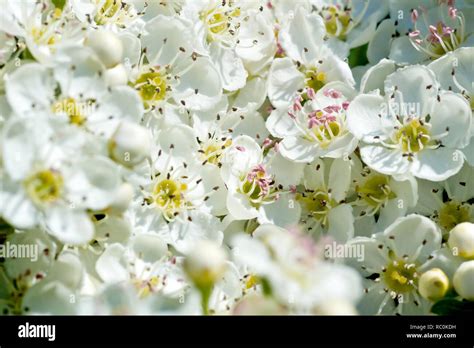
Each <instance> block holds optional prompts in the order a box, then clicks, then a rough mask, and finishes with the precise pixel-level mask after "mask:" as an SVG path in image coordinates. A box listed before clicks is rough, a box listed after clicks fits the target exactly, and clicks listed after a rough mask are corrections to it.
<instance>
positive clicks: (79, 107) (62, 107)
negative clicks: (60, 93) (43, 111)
mask: <svg viewBox="0 0 474 348" xmlns="http://www.w3.org/2000/svg"><path fill="white" fill-rule="evenodd" d="M52 111H53V113H55V114H66V115H67V116H68V117H69V122H70V123H71V124H74V125H76V126H82V125H83V124H84V123H85V122H86V119H87V117H86V116H84V112H83V111H84V110H83V104H82V103H77V102H76V100H75V99H74V98H65V99H63V100H61V101H58V102H56V103H54V104H53V106H52Z"/></svg>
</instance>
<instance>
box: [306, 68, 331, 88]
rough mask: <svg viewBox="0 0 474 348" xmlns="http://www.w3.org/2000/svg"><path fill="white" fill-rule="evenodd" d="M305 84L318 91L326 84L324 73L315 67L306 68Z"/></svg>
mask: <svg viewBox="0 0 474 348" xmlns="http://www.w3.org/2000/svg"><path fill="white" fill-rule="evenodd" d="M305 84H306V87H307V88H312V89H313V90H314V91H315V92H317V91H319V90H320V89H321V88H322V87H324V85H325V84H326V74H325V73H323V72H322V71H318V69H316V68H311V69H308V70H306V73H305Z"/></svg>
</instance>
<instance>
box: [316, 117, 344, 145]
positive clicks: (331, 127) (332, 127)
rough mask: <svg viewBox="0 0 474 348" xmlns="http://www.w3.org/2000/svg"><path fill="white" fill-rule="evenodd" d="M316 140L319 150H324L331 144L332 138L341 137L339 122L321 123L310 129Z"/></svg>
mask: <svg viewBox="0 0 474 348" xmlns="http://www.w3.org/2000/svg"><path fill="white" fill-rule="evenodd" d="M311 130H312V131H313V134H314V136H315V138H316V140H317V141H318V142H319V145H320V146H321V148H323V149H324V148H326V147H328V146H329V145H330V144H331V141H332V139H333V138H335V137H337V136H339V135H341V133H342V130H341V126H340V124H339V122H337V121H331V122H327V123H321V124H320V125H317V126H314V127H313V128H311Z"/></svg>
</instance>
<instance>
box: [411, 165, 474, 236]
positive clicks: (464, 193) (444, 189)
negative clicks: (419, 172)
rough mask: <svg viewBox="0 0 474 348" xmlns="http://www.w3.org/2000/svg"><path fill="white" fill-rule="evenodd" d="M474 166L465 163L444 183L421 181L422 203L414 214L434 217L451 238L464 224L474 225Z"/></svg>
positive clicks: (420, 194) (414, 210)
mask: <svg viewBox="0 0 474 348" xmlns="http://www.w3.org/2000/svg"><path fill="white" fill-rule="evenodd" d="M473 171H474V169H473V167H470V166H469V165H467V164H465V165H464V167H463V168H462V169H461V170H460V171H459V172H458V174H456V175H454V176H452V177H450V178H449V179H447V180H446V181H444V182H430V181H427V180H418V196H419V200H418V204H417V205H416V207H414V208H413V209H411V211H413V212H416V213H418V214H423V215H425V216H428V217H430V218H431V219H432V220H434V221H436V223H437V224H438V225H439V226H440V227H441V229H442V231H443V234H445V235H447V234H448V233H449V232H450V231H451V230H452V229H453V228H454V227H456V226H457V225H458V224H460V223H463V222H474V208H473V204H472V198H473V197H474V194H473V189H472V188H473V187H474V186H473V185H474V182H473V180H472V177H473Z"/></svg>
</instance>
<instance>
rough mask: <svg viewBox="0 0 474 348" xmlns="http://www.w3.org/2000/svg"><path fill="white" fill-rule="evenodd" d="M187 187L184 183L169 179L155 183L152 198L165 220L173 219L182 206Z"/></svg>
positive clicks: (184, 202) (184, 201)
mask: <svg viewBox="0 0 474 348" xmlns="http://www.w3.org/2000/svg"><path fill="white" fill-rule="evenodd" d="M187 188H188V186H187V185H186V184H183V183H180V182H178V181H174V180H171V179H165V180H162V181H160V182H158V183H157V184H156V185H155V188H154V189H153V199H154V201H155V203H156V204H157V206H159V207H160V209H161V210H162V211H163V214H164V216H165V218H166V219H167V220H171V219H173V217H174V216H175V215H177V214H178V213H179V212H180V211H181V210H182V209H183V208H184V206H185V204H186V200H185V199H184V192H185V191H186V190H187Z"/></svg>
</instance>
